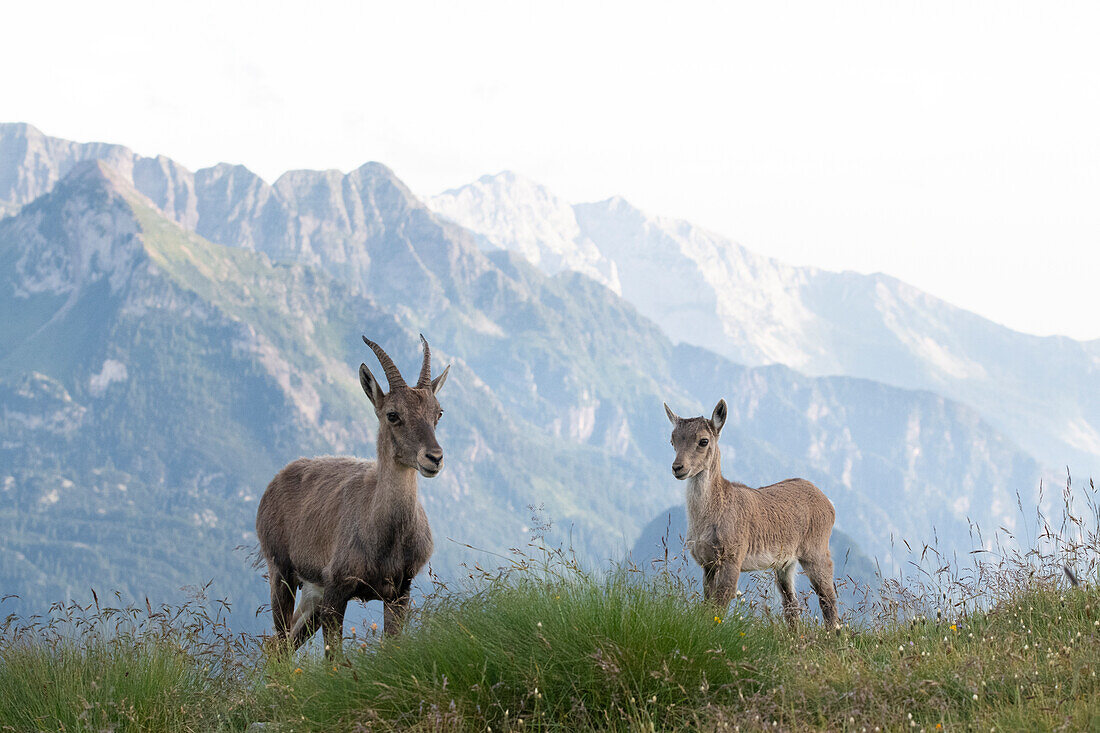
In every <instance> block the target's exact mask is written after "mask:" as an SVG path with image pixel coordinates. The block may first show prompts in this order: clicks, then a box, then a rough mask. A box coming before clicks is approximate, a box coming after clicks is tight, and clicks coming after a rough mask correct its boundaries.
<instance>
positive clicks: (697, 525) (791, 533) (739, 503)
mask: <svg viewBox="0 0 1100 733" xmlns="http://www.w3.org/2000/svg"><path fill="white" fill-rule="evenodd" d="M665 413H666V414H667V415H668V419H669V421H671V422H672V447H673V448H675V449H676V459H675V460H674V461H673V462H672V475H673V476H675V477H676V478H677V479H680V480H683V479H688V487H687V516H688V537H687V545H688V548H689V549H690V550H691V555H692V557H694V558H695V561H696V562H698V563H699V564H700V565H701V566H702V568H703V578H704V579H703V596H704V598H706V600H707V601H710V602H712V603H714V604H716V605H717V606H718V607H719V608H722V609H725V608H726V607H727V606H728V605H729V602H730V601H731V600H733V597H734V596H735V595H736V594H737V579H738V576H739V575H740V573H741V571H742V570H768V569H774V570H775V579H776V583H777V584H778V585H779V593H780V595H782V597H783V616H784V617H785V618H786V619H787V622H788V623H789V624H791V625H792V626H794V624H795V621H796V619H797V618H798V598H797V596H795V592H794V572H795V567H794V564H795V562H796V561H797V562H798V563H799V564H800V565H802V570H803V572H805V573H806V576H807V577H808V578H809V579H810V584H811V585H812V586H813V589H814V591H815V592H816V593H817V598H818V601H819V602H820V603H821V615H822V616H823V617H824V619H825V624H826V626H828V627H829V628H835V627H836V626H837V623H838V619H837V608H836V587H835V586H834V585H833V560H832V557H831V556H830V555H829V535H830V534H832V531H833V521H834V520H835V519H836V512H835V511H834V509H833V505H832V503H831V502H830V501H829V500H828V499H827V498H825V494H823V493H821V489H819V488H817V487H816V486H814V485H813V484H812V483H810V482H809V481H806V480H805V479H800V478H792V479H787V480H786V481H780V482H779V483H777V484H772V485H771V486H764V487H762V488H759V489H750V488H749V487H748V486H746V485H744V484H739V483H734V482H732V481H727V480H726V479H725V478H723V477H722V456H721V452H720V451H719V449H718V436H719V434H721V432H722V426H723V425H724V424H725V422H726V401H725V400H719V402H718V405H717V406H716V407H715V408H714V414H713V415H711V418H710V419H709V420H707V419H706V418H703V417H690V418H682V417H678V416H677V415H676V413H674V412H673V411H672V410H671V409H669V406H668V405H667V404H666V405H665Z"/></svg>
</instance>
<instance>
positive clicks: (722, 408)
mask: <svg viewBox="0 0 1100 733" xmlns="http://www.w3.org/2000/svg"><path fill="white" fill-rule="evenodd" d="M710 424H711V426H712V427H713V428H714V432H716V433H721V432H722V426H723V425H725V424H726V401H725V400H718V404H717V405H715V406H714V414H713V415H711V416H710Z"/></svg>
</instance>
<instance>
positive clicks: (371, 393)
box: [359, 364, 386, 409]
mask: <svg viewBox="0 0 1100 733" xmlns="http://www.w3.org/2000/svg"><path fill="white" fill-rule="evenodd" d="M359 384H361V385H363V391H364V392H366V393H367V399H368V400H370V403H371V404H372V405H374V407H375V409H378V408H380V407H381V406H382V398H383V397H385V396H386V394H385V393H384V392H383V391H382V385H380V384H379V383H378V380H377V379H375V378H374V375H373V374H371V373H370V369H367V365H366V364H360V365H359Z"/></svg>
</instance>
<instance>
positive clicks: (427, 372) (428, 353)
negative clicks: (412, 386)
mask: <svg viewBox="0 0 1100 733" xmlns="http://www.w3.org/2000/svg"><path fill="white" fill-rule="evenodd" d="M420 341H421V342H422V343H423V344H424V363H423V364H422V365H421V367H420V379H418V380H416V388H417V389H423V388H425V387H431V386H432V350H431V349H429V348H428V339H426V338H424V334H420Z"/></svg>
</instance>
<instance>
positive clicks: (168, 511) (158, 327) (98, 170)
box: [0, 126, 1039, 623]
mask: <svg viewBox="0 0 1100 733" xmlns="http://www.w3.org/2000/svg"><path fill="white" fill-rule="evenodd" d="M13 129H15V130H16V131H17V133H18V134H21V135H23V136H24V137H27V139H28V141H29V142H27V143H26V145H24V146H23V147H22V148H20V147H19V146H18V145H16V146H14V147H15V148H16V149H20V150H26V149H29V147H30V146H31V143H32V142H34V140H33V139H32V138H33V136H28V133H27V131H26V129H24V128H19V126H5V127H3V128H0V132H3V133H5V134H8V135H9V139H8V141H7V142H5V146H9V147H4V148H3V149H4V150H8V149H11V147H10V146H11V139H10V138H11V137H12V136H11V134H10V133H11V131H12V130H13ZM31 129H33V128H31ZM20 130H22V132H20ZM47 140H48V139H47ZM35 144H36V145H38V146H39V147H37V148H35V149H36V150H37V152H36V153H35V155H34V156H31V157H32V158H35V159H38V158H41V157H42V156H46V155H48V153H49V151H51V150H54V149H60V150H62V151H63V152H64V155H65V156H67V157H64V161H72V160H74V159H76V158H79V157H80V156H81V155H84V154H85V153H87V155H86V156H85V157H88V158H93V159H94V152H95V150H98V149H103V150H108V151H110V152H111V155H112V156H115V157H121V158H122V159H123V160H124V161H125V160H131V161H132V160H133V158H127V157H126V155H124V154H123V153H120V152H119V151H120V149H119V148H117V147H115V146H98V147H97V146H92V147H91V148H88V149H84V148H80V146H75V147H67V146H65V145H59V144H54V143H48V142H47V143H43V142H42V141H41V140H39V141H38V143H35ZM43 151H45V152H43ZM144 160H149V159H144ZM160 160H162V161H163V160H164V159H160ZM25 161H26V155H23V157H19V158H18V159H17V160H16V161H15V163H12V162H11V161H10V160H8V159H6V158H3V159H0V170H2V171H5V176H7V177H6V178H3V179H0V180H17V181H23V182H24V183H21V184H20V185H21V186H22V187H23V188H22V189H20V190H27V191H30V190H32V188H33V190H39V189H40V188H42V187H44V186H45V183H43V181H44V180H46V179H48V178H49V177H50V176H53V175H55V174H54V173H53V172H52V171H61V169H62V168H65V167H66V166H68V170H67V171H65V173H64V174H62V173H57V175H65V176H66V177H65V178H62V179H60V180H58V181H54V182H53V183H52V184H51V185H50V186H49V187H48V189H47V192H45V193H42V194H40V195H38V197H37V198H35V199H33V200H32V201H23V200H15V199H9V204H10V205H11V208H12V209H13V210H18V213H17V214H15V215H12V216H8V217H7V218H4V219H2V220H0V307H2V308H3V312H4V313H5V318H4V319H3V325H2V326H0V458H2V462H0V466H2V468H0V497H3V501H2V502H0V538H2V539H0V547H2V548H3V551H2V552H0V585H2V586H3V587H4V589H5V592H17V593H20V594H21V595H23V596H25V597H26V598H28V601H29V602H30V603H32V604H37V607H38V608H42V607H44V604H45V603H47V602H49V601H51V600H58V599H60V598H63V597H65V596H66V595H67V594H69V593H72V592H78V591H79V589H83V588H85V587H87V586H88V585H92V584H94V585H95V586H96V587H98V588H101V589H102V588H111V587H117V588H119V589H121V590H123V591H125V592H129V593H131V594H133V595H134V596H136V597H140V596H141V595H142V594H144V593H148V594H149V595H150V596H151V597H154V598H155V597H156V596H163V594H167V593H170V592H171V591H172V590H173V589H174V588H176V587H178V586H179V585H181V584H183V583H200V582H205V581H207V580H210V579H212V578H213V579H215V580H216V582H217V584H218V585H217V586H216V587H215V590H214V592H215V593H225V592H229V593H232V594H233V595H234V597H235V598H236V599H237V600H238V602H239V603H240V604H241V606H243V607H247V606H249V605H250V604H255V603H258V602H260V600H262V598H263V597H264V595H265V594H266V590H265V586H264V584H263V581H262V580H261V579H260V576H259V573H258V572H256V571H254V570H252V569H251V568H249V567H248V566H247V564H246V563H245V558H244V557H243V553H241V552H235V551H234V548H235V547H237V546H238V545H242V544H244V545H247V544H249V543H251V542H253V541H254V539H253V536H252V533H251V530H252V521H253V518H254V513H255V506H256V502H257V501H258V497H259V494H260V492H261V491H262V489H263V487H264V485H266V482H267V481H268V480H269V478H270V477H271V475H273V473H274V471H275V470H277V469H278V468H279V467H280V466H281V465H282V464H283V463H284V462H286V461H288V460H290V459H293V458H295V457H297V456H299V455H308V454H316V453H326V452H340V453H344V452H348V453H354V454H358V455H364V456H370V455H372V454H373V451H374V448H373V444H372V443H371V437H372V436H373V434H374V430H375V419H374V417H373V415H371V414H370V411H369V407H368V405H367V403H366V401H365V398H364V397H363V396H362V395H361V393H360V390H359V387H358V384H357V378H356V368H357V366H358V363H359V362H360V361H362V360H365V361H368V362H370V361H371V359H369V358H367V356H368V355H367V353H366V349H365V347H363V345H362V343H361V341H360V340H359V335H360V334H361V333H367V334H371V335H375V336H377V338H378V340H379V341H381V342H382V343H383V344H385V345H386V347H387V349H389V350H390V351H391V353H392V354H393V355H394V357H395V358H396V359H397V360H398V362H399V363H400V364H401V365H403V366H404V367H405V368H406V369H414V368H415V366H416V365H417V364H419V356H418V350H417V339H416V337H415V334H416V332H417V331H419V330H423V331H424V332H425V333H426V334H427V335H428V336H429V338H430V339H431V341H432V345H433V352H434V353H435V354H436V359H437V363H438V364H442V363H445V362H454V363H455V365H456V367H455V369H454V370H453V372H452V377H451V379H450V380H449V381H448V383H447V387H446V390H445V392H444V393H443V395H442V397H443V399H442V402H443V404H444V407H445V409H446V410H447V415H446V417H445V419H444V421H443V422H442V423H441V426H440V439H441V443H442V444H443V445H444V447H445V449H446V450H447V453H448V462H447V469H446V470H445V471H444V473H443V474H442V475H441V476H440V477H439V478H437V479H433V480H431V481H423V482H422V484H421V495H422V497H423V500H424V502H425V505H426V507H427V509H428V512H429V515H430V518H431V521H432V523H433V528H434V530H435V533H436V536H437V555H436V557H435V559H434V560H433V566H434V567H435V569H436V570H437V572H440V573H442V574H444V575H447V574H453V573H455V572H457V570H458V563H459V562H460V561H461V560H462V559H475V560H476V559H481V557H482V556H480V555H478V554H476V553H472V552H471V551H468V550H466V549H465V548H463V547H462V546H461V545H460V544H456V542H451V541H449V540H448V538H453V539H454V540H456V541H457V542H465V543H469V544H472V545H474V546H476V547H480V548H484V549H487V550H492V551H502V550H506V549H507V548H509V547H513V546H517V545H520V544H522V543H523V542H524V541H525V538H526V533H527V527H526V526H525V525H526V524H527V523H529V513H528V509H527V506H528V505H529V504H533V505H540V504H541V505H544V507H545V512H546V514H547V515H548V516H549V517H551V518H552V519H553V520H554V521H555V523H556V526H557V528H558V534H557V535H556V537H557V538H559V539H561V538H571V540H572V541H573V542H574V544H575V546H576V547H577V549H578V551H579V552H580V553H581V555H582V556H583V557H585V558H587V559H588V560H590V561H591V562H593V563H600V562H602V561H603V560H605V559H606V558H609V557H616V556H620V555H621V554H622V552H623V550H624V549H625V548H626V547H629V546H630V545H631V544H632V543H633V542H634V540H635V539H636V538H637V536H638V534H639V532H640V530H641V529H642V527H643V526H644V525H645V523H646V522H648V521H649V520H650V519H651V518H652V517H653V516H654V515H655V514H656V513H657V512H658V511H659V510H660V509H661V508H663V507H665V506H667V505H668V504H669V503H670V502H672V501H675V500H676V499H677V497H679V496H680V491H682V485H681V484H679V483H677V482H675V481H674V480H673V479H672V477H671V475H670V473H669V469H668V463H669V461H670V460H671V454H670V449H669V447H668V434H669V426H668V423H667V421H666V419H665V416H664V411H663V409H662V408H661V401H662V400H668V401H669V402H670V403H671V404H673V406H674V407H675V408H676V409H677V410H678V411H680V412H681V414H685V415H687V414H693V413H694V414H699V413H702V412H704V411H706V412H707V413H708V414H709V411H710V410H711V408H712V407H713V404H714V402H715V400H716V399H717V396H719V395H724V396H725V397H726V398H727V399H728V400H729V401H730V408H731V415H730V419H729V422H728V424H727V427H726V429H725V431H724V432H723V436H722V445H723V451H724V452H723V459H724V466H725V468H726V472H727V475H728V476H731V477H736V478H740V479H742V480H744V481H746V482H749V483H754V484H763V483H769V482H771V481H774V480H777V479H779V478H785V477H788V476H793V475H802V476H805V477H806V478H810V479H811V480H814V481H815V482H817V483H818V484H819V485H820V486H821V487H822V488H823V489H824V490H825V491H826V493H827V494H828V495H829V496H830V498H832V499H833V501H834V503H835V504H836V506H837V508H838V516H839V518H840V519H839V526H840V528H842V529H843V530H844V531H846V532H848V533H849V534H850V535H852V536H853V537H854V539H855V541H856V542H858V543H859V544H860V546H861V547H863V548H864V549H865V550H866V551H867V552H869V553H875V554H878V555H879V556H880V557H882V558H883V561H884V562H886V563H889V562H894V561H896V559H895V558H891V557H890V556H889V552H890V538H891V535H892V534H893V535H894V536H899V535H902V534H904V535H906V536H910V537H914V538H917V537H919V538H929V537H930V535H931V532H932V529H931V525H932V524H933V523H935V524H936V525H937V527H938V529H939V533H940V536H941V537H942V538H944V540H945V541H947V542H955V543H959V542H963V541H964V540H965V539H966V537H967V531H968V524H967V517H968V516H969V517H970V518H972V519H974V520H976V521H978V522H980V523H982V524H983V526H994V525H996V524H1000V523H1004V521H1006V517H1007V514H1009V513H1010V511H1009V510H1010V509H1011V506H1010V505H1011V497H1013V496H1014V494H1015V492H1016V491H1017V490H1019V491H1021V492H1022V493H1025V494H1026V493H1028V492H1029V491H1031V490H1033V489H1034V487H1035V485H1036V478H1037V476H1038V472H1039V471H1038V467H1037V465H1036V464H1035V463H1034V462H1033V461H1031V460H1030V459H1029V458H1028V457H1027V456H1026V455H1024V454H1023V453H1021V452H1020V451H1019V450H1018V449H1016V448H1015V447H1014V446H1013V444H1012V443H1011V442H1009V441H1007V440H1005V439H1004V438H1003V437H1001V436H1000V435H998V434H997V433H996V432H995V431H994V430H992V429H991V428H990V427H989V426H988V425H986V424H985V423H983V422H982V421H981V420H980V419H979V418H978V417H977V415H976V414H975V413H974V412H973V411H972V410H969V409H967V408H965V407H963V406H961V405H959V404H956V403H953V402H951V401H949V400H945V399H943V398H941V397H938V396H936V395H934V394H931V393H927V392H913V391H906V390H901V389H897V388H893V387H888V386H885V385H883V384H879V383H875V382H871V381H868V380H861V379H849V378H812V377H805V376H802V375H799V374H797V373H795V372H792V371H791V370H789V369H785V368H781V367H769V368H759V369H753V368H748V367H743V366H739V365H736V364H734V363H732V362H730V361H728V360H726V359H725V358H722V357H720V356H718V355H715V354H714V353H711V352H709V351H706V350H703V349H699V348H696V347H692V346H687V345H681V346H676V345H674V344H673V343H672V342H670V341H669V339H668V338H667V337H666V336H664V335H663V334H662V332H661V331H660V329H658V328H657V326H656V325H654V324H653V323H652V322H651V321H649V320H647V319H646V318H644V317H642V316H641V315H640V314H639V313H638V312H637V311H636V310H635V308H634V307H633V306H631V305H630V304H629V303H627V302H626V301H625V300H623V299H622V298H620V297H619V296H617V295H616V294H615V293H614V292H612V291H611V290H609V289H608V288H606V287H603V286H601V285H599V284H597V283H595V282H594V281H592V280H590V279H589V278H587V277H584V276H581V275H579V274H575V273H571V272H563V273H560V274H559V275H556V276H553V277H550V276H547V275H546V274H544V273H542V272H540V271H539V270H538V269H536V268H534V267H532V266H530V265H529V264H528V263H527V262H526V261H525V260H523V259H522V258H520V257H519V256H517V255H514V254H511V253H509V252H504V251H494V252H485V251H482V249H481V248H480V243H479V237H478V236H477V235H475V234H472V233H470V232H469V231H467V230H465V229H463V228H461V227H459V226H457V225H456V224H453V223H450V222H447V221H445V220H443V219H442V218H440V217H438V216H437V215H435V214H433V213H432V212H431V211H430V210H428V208H427V207H426V206H425V205H424V204H423V203H422V202H420V201H419V200H418V199H416V197H414V196H412V194H410V193H409V192H408V189H407V188H406V187H405V186H404V185H403V184H402V183H401V182H400V181H399V180H398V179H397V178H396V177H395V176H394V175H393V173H392V172H390V171H389V170H388V169H386V168H385V167H384V166H381V165H378V164H368V165H366V166H363V167H362V168H360V169H358V170H357V171H354V172H352V173H350V174H347V175H340V174H334V173H331V172H308V171H304V172H296V173H293V174H287V175H286V176H283V177H282V178H281V179H280V182H279V183H277V184H276V185H275V186H274V187H272V186H268V185H267V184H265V183H263V182H262V181H259V179H256V178H255V177H254V176H252V175H251V174H249V173H248V172H247V171H245V170H244V169H241V168H233V167H230V166H218V167H217V168H215V169H208V170H205V171H199V172H197V173H194V174H191V173H190V172H188V171H186V170H185V169H182V168H181V167H179V166H177V165H175V164H172V163H170V161H168V162H165V164H164V169H165V170H170V171H173V172H174V173H173V175H174V178H173V179H172V180H176V181H182V182H184V184H183V185H181V187H180V188H179V189H178V190H180V191H183V192H184V193H185V194H186V192H187V191H192V190H193V191H194V192H195V193H194V198H193V199H192V198H191V197H190V194H186V195H182V194H181V195H180V196H175V195H173V196H172V197H171V198H166V197H164V196H162V197H161V198H160V199H159V203H158V199H156V198H153V197H152V196H149V195H148V194H147V193H145V192H144V191H142V190H139V189H138V188H137V184H138V181H137V180H133V179H131V178H130V177H128V174H127V172H125V171H123V170H119V169H116V168H113V167H112V166H111V165H109V164H107V163H98V162H84V163H80V162H79V161H77V162H75V163H72V165H69V164H68V163H65V165H62V163H61V162H58V161H56V160H55V161H53V162H50V163H49V164H46V163H41V161H40V163H41V165H40V166H39V168H40V169H41V170H43V171H46V173H43V174H41V176H39V177H38V178H37V179H35V180H36V181H37V183H35V184H34V185H35V186H38V188H34V187H33V186H30V184H29V183H27V182H28V181H30V180H31V179H32V178H34V177H33V176H29V175H28V174H27V173H26V172H25V171H24V172H17V173H16V174H10V171H11V170H15V169H20V170H22V168H23V167H24V165H25ZM137 167H140V166H136V165H135V168H137ZM39 168H36V170H38V169H39ZM126 170H130V169H126ZM200 182H201V183H200ZM215 183H217V185H215ZM191 185H193V186H194V188H193V189H192V188H189V186H191ZM11 190H14V189H11ZM158 192H159V194H163V193H164V189H163V188H157V189H155V190H151V193H153V194H155V195H159V194H158ZM27 195H31V194H27ZM169 202H171V205H169ZM192 202H193V203H194V206H193V207H192V205H191V203H192ZM162 205H163V206H167V209H164V208H162ZM189 211H193V212H194V217H193V218H190V219H188V218H187V217H184V216H182V215H181V214H180V212H189ZM189 216H190V215H189ZM185 221H191V222H193V225H194V227H196V228H198V229H201V230H203V231H206V232H212V233H213V234H216V235H217V236H218V237H224V238H231V237H240V238H241V240H240V242H239V243H238V242H234V241H226V242H225V243H224V245H220V244H215V243H212V242H210V241H208V240H207V239H205V238H203V237H202V236H200V234H198V233H195V231H189V230H188V228H187V226H186V225H185V224H183V223H181V222H185ZM273 222H274V223H273ZM226 245H229V246H226ZM249 250H258V251H249ZM267 253H273V256H272V257H269V256H268V254H267ZM276 260H279V261H276ZM303 261H305V262H309V263H312V264H301V263H302V262H303ZM902 502H904V505H905V506H906V507H907V511H906V512H897V511H896V507H897V506H898V505H900V504H901V503H902ZM967 502H969V505H968V504H967ZM1007 519H1008V520H1010V519H1011V517H1007ZM248 610H249V611H250V610H251V609H250V608H249V609H248ZM246 615H247V614H246ZM262 622H263V621H262V620H261V622H260V623H262Z"/></svg>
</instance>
